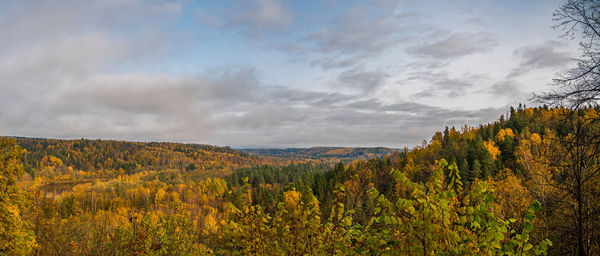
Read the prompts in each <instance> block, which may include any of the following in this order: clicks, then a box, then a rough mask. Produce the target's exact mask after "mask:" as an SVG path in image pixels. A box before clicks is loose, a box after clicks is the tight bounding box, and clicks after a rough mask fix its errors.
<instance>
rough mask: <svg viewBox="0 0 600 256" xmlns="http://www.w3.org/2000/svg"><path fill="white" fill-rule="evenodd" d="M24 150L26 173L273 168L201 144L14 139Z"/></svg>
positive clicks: (237, 153) (262, 159)
mask: <svg viewBox="0 0 600 256" xmlns="http://www.w3.org/2000/svg"><path fill="white" fill-rule="evenodd" d="M16 140H17V144H18V145H19V146H21V147H22V148H23V149H25V153H24V154H23V165H24V167H25V169H26V170H28V171H29V172H30V171H31V170H32V169H34V168H36V167H42V166H44V165H52V164H54V165H56V164H57V163H60V165H64V166H70V167H72V168H74V169H77V170H86V171H90V170H108V169H114V170H118V169H123V170H124V171H125V172H126V173H128V174H131V173H133V172H134V171H136V170H138V169H142V168H144V169H148V168H150V169H152V168H154V169H164V168H177V169H188V170H194V169H225V168H239V167H248V166H254V165H258V164H268V163H271V164H273V163H274V162H275V159H274V158H271V159H269V158H267V157H260V156H250V155H248V154H247V153H244V152H241V151H238V150H234V149H231V148H230V147H218V146H211V145H200V144H181V143H168V142H125V141H111V140H87V139H81V140H57V139H35V138H16Z"/></svg>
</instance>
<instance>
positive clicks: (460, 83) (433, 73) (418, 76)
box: [403, 65, 485, 98]
mask: <svg viewBox="0 0 600 256" xmlns="http://www.w3.org/2000/svg"><path fill="white" fill-rule="evenodd" d="M425 67H426V68H416V70H415V71H413V72H410V73H409V74H408V77H407V79H406V80H405V81H403V82H411V83H418V84H420V86H421V87H423V90H421V91H420V92H418V93H416V94H414V96H415V97H417V98H424V97H435V96H444V97H458V96H461V95H465V94H466V93H467V91H469V90H470V89H472V88H473V87H474V86H475V84H477V83H480V82H481V81H483V80H485V77H484V76H482V75H479V74H469V73H465V74H461V75H458V76H456V75H455V76H452V75H451V74H450V73H448V72H447V71H443V70H440V69H439V68H427V67H429V65H426V66H425Z"/></svg>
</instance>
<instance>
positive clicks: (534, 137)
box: [529, 133, 542, 145]
mask: <svg viewBox="0 0 600 256" xmlns="http://www.w3.org/2000/svg"><path fill="white" fill-rule="evenodd" d="M529 140H531V142H533V143H534V144H538V145H539V144H540V143H542V138H541V137H540V135H539V134H537V133H532V134H531V136H530V137H529Z"/></svg>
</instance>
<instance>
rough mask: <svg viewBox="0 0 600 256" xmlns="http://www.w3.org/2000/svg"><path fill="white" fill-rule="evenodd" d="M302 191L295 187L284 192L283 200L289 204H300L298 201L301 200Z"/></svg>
mask: <svg viewBox="0 0 600 256" xmlns="http://www.w3.org/2000/svg"><path fill="white" fill-rule="evenodd" d="M300 196H301V194H300V192H298V191H296V190H295V189H292V190H289V191H286V192H285V193H284V194H283V200H284V202H285V204H286V205H287V206H292V207H293V206H296V205H297V204H298V202H299V201H300Z"/></svg>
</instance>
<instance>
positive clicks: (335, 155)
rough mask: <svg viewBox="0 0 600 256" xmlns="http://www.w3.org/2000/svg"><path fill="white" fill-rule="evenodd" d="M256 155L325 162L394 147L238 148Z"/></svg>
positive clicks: (384, 152) (377, 154) (361, 157)
mask: <svg viewBox="0 0 600 256" xmlns="http://www.w3.org/2000/svg"><path fill="white" fill-rule="evenodd" d="M240 151H242V152H246V153H248V154H251V155H256V156H271V157H281V158H287V159H290V158H292V159H299V160H300V159H313V160H323V161H325V162H339V161H343V162H349V161H353V160H357V159H359V160H366V159H371V158H374V157H377V158H379V157H382V156H385V155H391V154H393V153H394V152H395V151H396V149H391V148H385V147H356V148H352V147H313V148H247V149H240Z"/></svg>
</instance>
